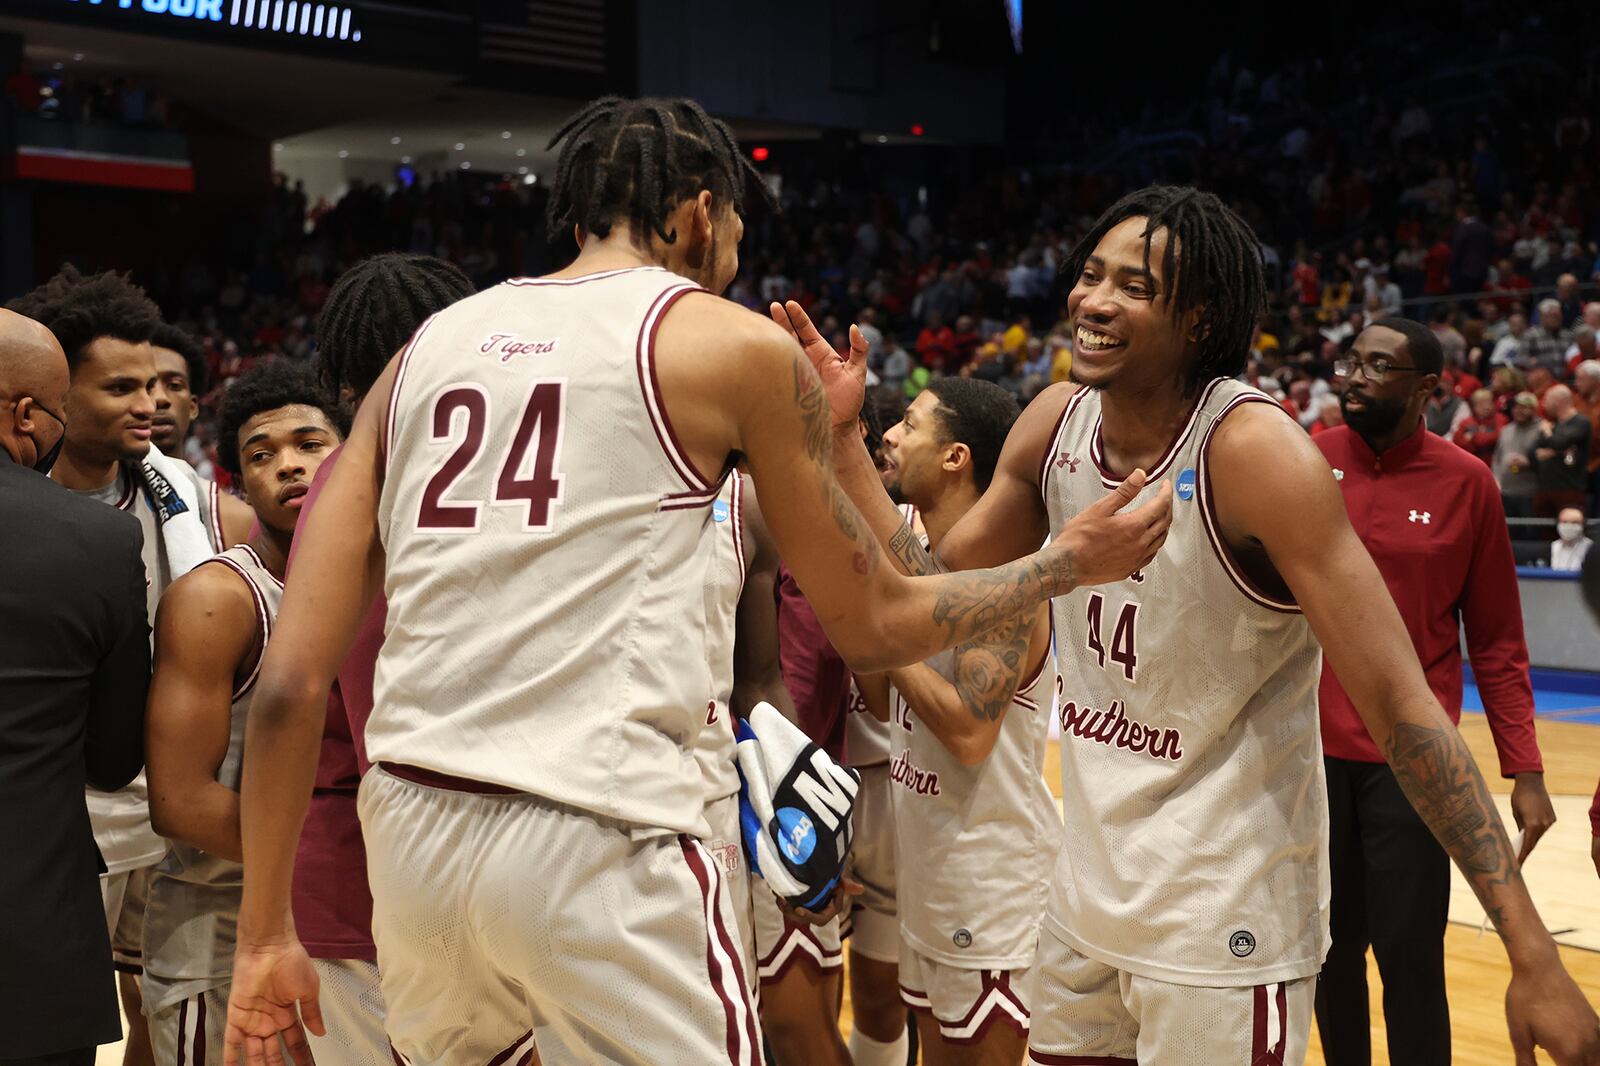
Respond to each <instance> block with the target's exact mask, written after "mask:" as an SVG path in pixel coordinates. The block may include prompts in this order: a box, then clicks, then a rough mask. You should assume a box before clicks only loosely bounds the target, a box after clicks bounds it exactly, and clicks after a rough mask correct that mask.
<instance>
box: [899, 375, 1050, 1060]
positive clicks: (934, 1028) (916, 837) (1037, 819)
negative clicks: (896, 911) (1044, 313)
mask: <svg viewBox="0 0 1600 1066" xmlns="http://www.w3.org/2000/svg"><path fill="white" fill-rule="evenodd" d="M1017 414H1018V411H1017V404H1016V401H1015V400H1014V399H1012V397H1011V394H1010V393H1008V392H1006V391H1005V390H1004V389H1002V388H1000V387H999V386H998V385H993V384H990V383H988V382H983V381H977V380H973V379H968V378H943V379H938V380H935V381H932V382H930V383H929V385H928V388H927V389H925V390H924V391H923V392H922V393H921V394H919V395H918V396H917V398H916V399H915V400H914V401H913V402H912V404H911V406H910V407H909V408H908V409H907V411H906V414H905V418H904V419H903V420H902V421H901V422H900V424H899V425H897V426H895V427H893V428H892V429H890V430H889V432H888V433H887V434H885V437H884V457H885V458H886V459H887V460H888V462H889V464H890V468H891V469H892V470H893V471H894V474H895V479H896V481H897V483H898V487H899V491H900V496H901V498H902V499H904V500H905V501H906V502H907V503H908V504H911V505H913V506H915V507H916V508H917V513H918V514H919V515H920V517H921V519H922V523H923V526H924V528H926V530H927V536H928V541H929V545H930V547H931V548H932V549H933V550H937V549H938V547H939V544H940V543H941V542H942V540H943V538H944V536H945V534H946V533H948V532H949V530H950V528H951V526H953V525H954V524H955V523H956V522H957V521H959V520H960V518H961V516H962V515H964V514H965V513H966V512H967V511H969V510H971V508H972V506H973V505H974V504H976V503H977V501H978V498H979V497H980V496H981V495H982V493H983V491H984V490H985V489H986V488H987V487H988V485H989V482H990V480H991V478H992V477H993V475H994V468H995V463H996V462H997V461H998V459H999V457H1000V450H1001V447H1002V445H1003V444H1004V442H1005V439H1006V432H1007V431H1008V430H1009V429H1010V428H1011V425H1012V423H1013V422H1015V421H1016V418H1017ZM1046 614H1047V612H1046V611H1045V609H1044V608H1040V609H1039V611H1038V614H1037V616H1036V618H1035V620H1034V624H1033V625H1031V626H1030V627H1028V628H1027V630H1026V631H1022V632H1019V634H1018V637H1017V639H1016V642H1015V646H1014V647H1012V648H1009V649H1007V651H1006V653H1007V654H1008V655H1010V656H1012V657H1014V658H1015V659H1016V660H1017V661H1018V662H1019V663H1020V664H1021V665H1020V675H1021V681H1020V684H1019V683H1018V682H1016V681H1012V680H1008V681H1007V682H1006V683H1005V684H1003V685H1002V686H1001V687H1000V688H999V689H998V690H991V689H990V687H989V685H990V682H991V678H990V676H989V675H988V674H987V673H985V672H983V671H975V670H972V669H970V668H969V665H968V662H967V661H966V660H967V658H968V656H969V654H970V653H969V652H968V651H967V650H966V649H965V648H962V649H957V651H955V652H954V653H948V652H947V653H944V654H942V655H939V656H935V657H934V658H933V659H932V660H930V661H929V662H928V663H922V664H917V665H915V666H911V667H907V668H905V669H901V670H892V671H890V672H889V675H888V676H889V680H890V681H891V682H892V684H893V689H892V690H891V691H892V694H893V700H894V704H893V708H892V716H891V720H890V729H889V737H890V750H891V752H892V755H893V761H892V763H891V771H890V777H891V779H892V780H893V782H894V788H893V792H892V795H893V799H894V826H895V835H896V839H897V843H898V847H899V851H900V853H901V854H904V855H906V856H908V857H910V856H914V857H915V859H914V861H915V863H916V865H917V869H918V870H919V874H918V876H915V877H910V878H907V879H905V882H904V884H903V885H902V886H901V892H900V970H899V983H900V989H901V992H902V995H903V998H904V1000H905V1003H906V1005H907V1006H908V1007H910V1008H911V1009H912V1010H913V1012H914V1013H915V1014H916V1019H917V1026H918V1035H919V1037H920V1040H919V1043H920V1044H921V1047H922V1049H923V1051H922V1054H923V1061H924V1062H925V1063H928V1064H929V1066H939V1064H945V1063H949V1064H956V1063H972V1064H990V1063H993V1064H996V1066H1000V1064H1006V1066H1015V1064H1016V1063H1020V1062H1021V1061H1022V1058H1023V1054H1024V1052H1025V1051H1026V1049H1027V1040H1028V1036H1027V1034H1028V1024H1029V1013H1028V1010H1029V1006H1028V1000H1029V995H1028V980H1027V978H1028V968H1029V967H1030V966H1031V965H1032V964H1033V957H1034V953H1035V951H1036V949H1037V948H1038V938H1039V922H1040V919H1041V918H1042V917H1043V915H1044V905H1045V894H1046V890H1047V886H1048V885H1049V880H1050V864H1051V862H1052V861H1053V860H1054V858H1055V854H1056V850H1057V848H1058V847H1059V845H1060V842H1061V819H1060V816H1059V815H1058V814H1057V813H1056V806H1055V797H1053V796H1052V795H1051V794H1050V790H1049V789H1048V788H1046V787H1045V784H1044V778H1043V776H1042V773H1043V768H1044V748H1045V739H1046V733H1047V725H1048V722H1047V719H1048V716H1049V714H1050V705H1049V702H1048V700H1049V697H1050V695H1051V694H1052V690H1053V688H1054V686H1055V669H1054V665H1053V663H1052V662H1051V660H1050V626H1049V623H1048V621H1047V619H1046V617H1045V615H1046Z"/></svg>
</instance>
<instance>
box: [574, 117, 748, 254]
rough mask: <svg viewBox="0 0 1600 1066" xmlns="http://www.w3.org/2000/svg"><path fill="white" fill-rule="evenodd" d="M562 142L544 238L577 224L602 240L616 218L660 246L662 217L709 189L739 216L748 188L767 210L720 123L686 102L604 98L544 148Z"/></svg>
mask: <svg viewBox="0 0 1600 1066" xmlns="http://www.w3.org/2000/svg"><path fill="white" fill-rule="evenodd" d="M557 144H560V145H561V154H560V155H559V156H558V157H557V160H556V175H555V180H554V181H553V182H552V183H551V190H550V203H549V206H548V208H547V210H546V215H545V220H546V223H547V225H548V228H549V235H550V239H551V240H560V239H561V238H562V237H563V236H565V235H566V234H567V233H568V232H569V231H570V230H571V228H572V227H573V226H574V225H576V226H577V227H578V228H579V229H580V230H582V231H583V232H584V233H592V234H594V235H595V236H596V237H604V236H606V235H607V234H608V233H610V232H611V227H612V226H613V225H615V224H616V223H617V222H618V221H619V220H621V221H625V222H627V223H628V226H629V228H630V230H631V231H632V233H633V235H634V238H635V240H643V239H645V234H646V233H654V234H655V235H656V236H658V237H660V238H661V239H662V240H663V241H665V242H666V243H667V244H671V243H673V242H674V241H676V240H677V239H678V234H677V231H676V230H673V231H671V232H669V231H668V230H667V228H666V226H667V215H668V214H669V213H670V212H671V211H672V210H673V209H674V208H676V207H677V206H678V205H679V204H681V203H682V202H683V201H684V200H687V199H688V198H690V197H692V196H695V195H697V194H698V193H699V192H700V190H701V189H709V190H710V191H711V195H712V196H713V197H714V198H717V199H720V200H726V201H728V202H730V203H731V204H732V205H733V208H734V210H735V211H739V212H741V213H742V212H743V211H744V192H745V186H746V185H747V184H749V183H751V181H752V179H754V181H753V183H754V185H755V187H756V188H757V189H758V190H760V195H761V197H762V199H763V201H764V202H765V203H767V204H768V205H769V206H771V204H772V196H771V193H770V192H768V190H767V187H766V185H765V184H764V183H763V182H762V181H761V175H760V174H759V173H758V172H757V171H756V168H755V167H754V166H753V165H752V164H751V163H750V161H749V160H748V159H746V158H745V157H744V155H743V153H741V152H740V151H739V142H738V141H736V140H735V139H734V136H733V131H732V130H730V129H729V128H728V125H727V123H725V122H722V121H721V120H719V119H715V118H712V117H711V116H710V115H708V114H706V112H705V109H704V108H702V107H701V106H700V105H699V104H697V103H695V102H694V101H693V100H685V99H678V100H657V99H642V100H624V99H623V98H622V97H620V96H604V97H601V98H600V99H598V100H595V101H592V102H591V103H589V104H586V105H584V107H583V108H582V109H581V110H579V111H578V113H577V114H575V115H573V116H572V117H571V118H570V119H568V120H567V123H566V125H564V126H562V127H561V129H560V130H558V131H557V132H556V135H555V136H554V137H552V138H550V143H549V145H547V146H546V147H548V148H554V147H555V146H556V145H557Z"/></svg>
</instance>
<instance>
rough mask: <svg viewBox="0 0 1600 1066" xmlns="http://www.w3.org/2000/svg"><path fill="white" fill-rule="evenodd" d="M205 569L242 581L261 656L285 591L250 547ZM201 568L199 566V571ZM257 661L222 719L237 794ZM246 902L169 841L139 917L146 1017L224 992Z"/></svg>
mask: <svg viewBox="0 0 1600 1066" xmlns="http://www.w3.org/2000/svg"><path fill="white" fill-rule="evenodd" d="M210 562H211V563H215V564H219V565H222V566H226V567H228V569H230V570H232V571H233V572H234V573H236V574H238V575H239V577H240V578H242V579H243V580H244V583H245V584H246V585H247V586H248V587H249V589H250V597H251V599H252V600H254V601H255V607H256V625H257V627H258V629H257V632H258V633H259V634H260V635H261V649H262V654H265V652H266V642H267V641H268V640H270V639H271V637H272V626H273V623H274V622H275V621H276V620H277V617H278V605H279V604H280V603H282V601H283V585H282V583H280V582H279V581H278V579H277V578H275V577H273V576H272V574H271V573H270V572H268V570H267V568H266V566H265V565H263V564H262V562H261V557H260V556H259V555H257V554H256V553H255V550H254V549H252V548H251V547H250V546H249V545H246V544H239V545H236V546H234V547H232V548H229V549H228V550H227V551H225V552H223V553H222V554H221V555H219V556H217V557H216V558H215V559H212V560H210ZM202 565H205V564H202ZM260 669H261V659H260V656H257V658H256V662H255V665H254V666H253V668H252V669H251V671H250V673H249V676H247V677H246V678H245V679H244V680H243V681H242V682H240V683H239V686H238V688H237V689H235V691H234V693H233V706H232V708H231V710H230V711H229V716H228V751H227V754H225V755H224V756H223V757H222V765H221V766H219V767H218V768H217V781H218V782H219V783H220V784H223V785H226V786H227V787H229V788H231V789H233V790H234V791H235V792H237V791H238V790H239V771H240V767H241V766H242V765H243V759H244V727H245V721H246V719H247V717H248V715H249V713H250V701H251V699H252V693H253V691H254V689H255V684H256V675H257V674H258V673H259V672H260ZM243 894H244V867H243V866H242V865H240V864H239V863H236V862H234V861H232V860H231V859H221V858H218V857H217V856H215V855H212V854H209V853H208V852H204V851H201V850H200V849H199V848H196V847H193V846H191V845H189V844H185V843H183V842H182V841H178V840H174V841H172V842H171V847H170V848H169V849H168V850H167V854H166V857H165V858H163V859H162V860H161V862H160V864H158V865H157V866H156V868H155V869H154V870H153V871H151V874H150V897H149V902H148V903H146V904H145V914H144V989H145V993H144V995H145V1004H144V1009H145V1012H146V1013H147V1014H154V1013H155V1012H157V1011H159V1010H161V1009H162V1008H164V1007H167V1006H170V1005H171V1004H173V1003H176V1002H178V1001H179V1000H182V999H187V998H188V997H190V996H192V995H195V994H196V993H198V992H204V991H206V990H207V989H210V988H216V987H218V986H220V985H222V984H225V983H226V982H227V981H229V980H230V979H231V978H232V976H233V949H234V943H235V938H236V935H237V931H238V925H239V903H240V901H241V900H242V898H243Z"/></svg>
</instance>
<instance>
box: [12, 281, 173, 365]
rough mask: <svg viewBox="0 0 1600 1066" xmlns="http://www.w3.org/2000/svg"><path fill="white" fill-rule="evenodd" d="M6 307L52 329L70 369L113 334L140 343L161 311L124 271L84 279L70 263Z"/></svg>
mask: <svg viewBox="0 0 1600 1066" xmlns="http://www.w3.org/2000/svg"><path fill="white" fill-rule="evenodd" d="M6 307H7V308H8V309H9V310H12V311H15V312H16V313H17V314H19V315H26V316H27V317H28V318H31V319H33V320H34V321H35V322H38V323H41V324H42V325H44V326H45V327H46V328H47V329H49V330H50V332H51V333H54V334H55V335H56V340H58V341H60V342H61V348H62V350H63V351H65V352H66V353H67V366H68V367H69V368H70V369H72V370H74V371H75V370H77V369H78V364H79V363H80V362H82V360H83V354H84V350H85V349H86V348H88V347H89V345H90V344H92V343H93V342H94V341H96V340H99V339H100V338H101V337H115V338H116V339H117V340H119V341H127V342H128V343H129V344H143V343H144V342H145V341H148V340H149V339H150V335H151V334H152V333H154V332H155V328H156V326H157V324H159V323H160V321H161V309H160V308H158V307H157V306H156V305H155V303H154V302H153V301H152V300H151V299H150V297H148V296H146V295H145V293H144V290H143V289H141V288H140V287H139V286H137V285H135V284H134V283H133V282H131V281H129V280H128V278H127V277H126V276H125V275H122V274H117V273H113V272H112V271H109V270H107V271H105V272H103V273H100V274H90V275H89V276H88V277H85V276H84V275H83V274H81V273H79V271H78V268H77V267H75V266H73V265H72V264H71V263H68V264H66V265H65V266H63V267H62V268H61V270H60V271H59V272H58V273H57V274H56V276H55V277H53V278H51V279H50V280H49V281H47V282H45V283H44V284H43V285H40V286H39V287H38V288H36V289H34V290H33V291H32V292H30V293H28V294H27V295H26V296H19V297H17V298H16V299H15V300H12V301H11V302H10V303H8V304H6Z"/></svg>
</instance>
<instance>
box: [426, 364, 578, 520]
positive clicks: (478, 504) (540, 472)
mask: <svg viewBox="0 0 1600 1066" xmlns="http://www.w3.org/2000/svg"><path fill="white" fill-rule="evenodd" d="M566 401H567V382H566V379H564V378H553V379H545V380H540V381H535V382H534V383H533V387H532V388H531V389H530V390H529V392H528V399H527V400H526V401H525V402H524V403H523V405H522V415H521V417H520V418H518V420H517V428H516V431H515V432H514V433H512V435H511V440H510V441H509V442H508V443H507V445H506V448H505V451H504V452H503V453H502V454H501V457H500V463H499V472H498V474H497V475H496V476H495V481H494V492H493V495H492V496H491V497H490V498H489V499H488V500H487V501H486V502H488V503H490V504H493V505H495V506H500V507H522V508H524V509H525V510H524V513H523V521H522V529H523V532H526V533H548V532H550V531H551V530H552V529H554V528H555V525H554V524H555V511H556V508H557V506H558V505H559V504H560V503H561V485H562V481H563V478H562V475H561V474H560V472H559V471H557V469H556V467H557V465H558V464H559V463H560V461H561V429H562V421H563V418H564V416H565V414H566ZM429 421H430V423H431V426H430V431H431V434H432V442H433V443H434V444H435V445H445V444H449V443H450V442H452V441H456V438H457V434H458V433H459V435H460V440H459V441H457V443H456V446H455V448H454V449H453V450H452V451H451V452H450V454H449V455H448V456H446V457H445V460H444V462H443V463H442V464H441V465H440V466H439V468H438V470H437V471H435V472H434V475H433V476H432V477H431V478H429V479H428V484H427V486H426V487H425V488H424V489H423V490H422V502H421V504H420V505H419V506H418V509H417V528H418V529H419V530H426V531H432V532H436V533H476V532H477V531H478V530H479V529H480V528H481V526H482V521H483V502H484V501H478V500H463V499H451V498H450V494H451V492H452V490H453V489H455V487H456V485H457V484H458V483H459V482H460V481H461V480H462V478H464V477H467V476H468V475H469V474H470V473H471V472H472V471H473V470H474V469H475V468H476V467H477V465H478V461H479V459H481V458H482V456H483V446H484V442H485V440H486V439H487V437H488V431H489V426H490V424H491V421H492V412H491V411H490V400H489V392H488V390H487V389H485V388H484V387H483V386H482V385H478V384H475V383H472V382H460V383H457V384H453V385H446V386H445V387H444V388H442V389H440V390H439V391H438V393H437V394H435V396H434V399H433V406H432V409H431V410H430V411H429ZM458 424H459V425H461V426H462V427H463V428H461V429H459V430H458V429H457V426H458Z"/></svg>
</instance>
